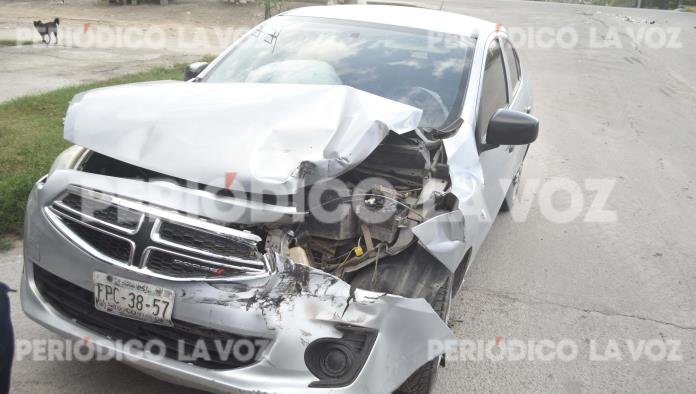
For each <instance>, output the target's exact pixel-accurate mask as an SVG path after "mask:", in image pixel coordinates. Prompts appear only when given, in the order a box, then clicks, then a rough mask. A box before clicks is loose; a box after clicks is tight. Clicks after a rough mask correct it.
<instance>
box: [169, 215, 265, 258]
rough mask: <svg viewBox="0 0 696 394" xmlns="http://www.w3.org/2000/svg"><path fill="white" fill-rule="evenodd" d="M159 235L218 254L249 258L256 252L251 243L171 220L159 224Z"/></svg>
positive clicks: (180, 243) (174, 241)
mask: <svg viewBox="0 0 696 394" xmlns="http://www.w3.org/2000/svg"><path fill="white" fill-rule="evenodd" d="M159 236H160V237H161V239H163V240H165V241H169V242H173V243H175V244H179V245H183V246H187V247H190V248H195V249H199V250H203V251H206V252H210V253H214V254H218V255H228V256H234V257H239V258H242V259H251V258H253V257H254V255H255V253H256V250H255V247H254V246H253V245H250V244H245V243H241V242H238V241H235V240H232V239H229V238H225V237H221V236H218V235H215V234H212V233H205V232H202V231H200V230H197V229H195V228H191V227H187V226H182V225H180V224H175V223H171V222H163V223H162V224H161V225H160V227H159Z"/></svg>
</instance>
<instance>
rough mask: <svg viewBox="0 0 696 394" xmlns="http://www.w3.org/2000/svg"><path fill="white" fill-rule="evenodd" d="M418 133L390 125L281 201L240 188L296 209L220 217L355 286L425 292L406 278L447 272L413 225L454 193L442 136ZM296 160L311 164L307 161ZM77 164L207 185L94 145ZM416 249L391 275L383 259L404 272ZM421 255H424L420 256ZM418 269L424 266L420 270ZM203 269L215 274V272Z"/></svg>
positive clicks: (445, 208) (262, 245)
mask: <svg viewBox="0 0 696 394" xmlns="http://www.w3.org/2000/svg"><path fill="white" fill-rule="evenodd" d="M424 141H425V140H424V139H422V138H420V137H419V136H417V135H416V133H415V132H412V133H406V134H403V135H398V134H395V133H390V134H389V135H388V136H387V138H385V139H384V140H383V141H382V143H381V144H379V145H378V147H377V148H376V149H375V150H374V151H373V152H372V153H371V154H370V155H369V156H368V158H367V159H366V160H365V161H363V162H362V163H361V164H360V165H358V166H357V167H355V168H353V169H352V170H350V171H348V172H347V173H345V174H343V175H340V176H339V177H337V178H335V179H329V180H326V181H321V182H319V183H317V184H313V185H309V186H307V187H305V188H302V189H299V191H300V192H298V193H297V194H296V195H293V196H288V197H287V198H286V201H284V202H281V201H280V200H282V197H278V196H272V195H254V194H251V193H245V194H244V197H247V198H250V199H252V200H253V199H257V200H261V201H262V202H264V203H275V204H286V205H293V206H295V207H296V208H297V210H298V211H299V212H302V214H301V215H295V216H294V217H293V218H292V219H288V220H279V221H275V222H271V223H256V224H239V223H224V225H225V226H228V227H230V228H234V229H238V230H242V231H245V232H250V233H252V234H255V235H257V236H259V237H260V238H261V239H262V241H261V242H259V243H258V244H257V245H256V247H257V250H258V253H260V254H263V253H267V252H269V253H273V252H274V253H278V254H279V255H281V256H285V257H287V258H288V259H290V260H291V261H293V262H294V263H296V264H302V265H306V266H309V267H313V268H316V269H320V270H322V271H324V272H327V273H330V274H332V275H334V276H337V277H339V278H341V279H343V280H345V281H347V282H348V283H353V282H355V286H356V287H361V288H367V289H370V290H377V291H384V292H389V293H395V294H400V295H404V296H409V297H418V296H423V297H425V298H430V297H431V296H432V291H426V292H425V293H423V292H422V290H423V289H420V288H419V287H418V286H413V283H409V281H413V280H416V278H418V281H420V282H423V283H426V282H427V283H428V289H425V290H434V289H437V288H438V287H439V285H441V284H442V282H443V280H444V279H446V277H447V272H446V270H445V269H443V267H442V266H441V265H440V264H437V263H436V262H435V263H434V264H432V263H431V262H432V261H433V257H432V256H430V255H429V254H427V252H425V251H424V250H423V249H422V248H421V247H420V246H418V245H417V238H416V237H415V236H414V233H413V231H412V228H413V227H415V226H417V225H419V224H421V223H423V222H424V221H425V220H427V219H429V218H432V217H434V216H437V215H439V214H442V213H445V212H449V211H451V210H452V209H454V208H455V207H456V197H454V196H453V195H452V194H449V193H448V189H449V188H450V180H449V175H448V167H447V164H446V159H447V158H446V154H445V151H444V146H443V144H442V143H441V142H440V141H436V142H432V143H430V144H427V143H426V142H424ZM303 166H306V168H305V170H306V171H311V163H309V164H307V163H303ZM79 169H80V170H81V171H84V172H89V173H95V174H100V175H106V176H113V177H118V178H127V179H135V180H144V181H148V182H169V183H175V184H177V185H179V186H185V187H189V188H191V187H195V188H201V189H204V188H206V186H205V185H198V184H192V183H191V182H186V181H184V180H182V179H178V178H173V177H168V176H166V175H163V174H159V173H156V172H154V171H150V170H147V169H143V168H140V167H137V166H134V165H131V164H128V163H125V162H121V161H119V160H116V159H113V158H110V157H108V156H105V155H102V154H99V153H95V152H89V153H88V154H87V155H86V156H85V158H84V160H83V162H82V163H81V164H80V166H79ZM208 189H209V187H208ZM216 193H218V194H220V195H227V194H235V193H233V192H232V191H229V190H225V189H216ZM237 195H238V193H237ZM400 254H404V256H400ZM418 256H420V257H419V260H421V262H420V264H419V266H420V268H418V269H417V271H418V274H417V275H416V274H415V273H414V274H413V275H410V276H409V275H408V274H404V276H405V278H404V277H401V278H398V277H394V275H397V276H399V275H401V274H399V273H395V272H392V271H393V270H392V269H390V268H389V267H390V264H394V263H397V264H399V265H400V268H399V270H398V271H402V270H404V272H408V261H412V264H413V262H414V261H415V260H414V259H415V258H416V257H418ZM423 257H425V258H427V261H422V260H423ZM380 263H382V264H384V265H385V268H386V269H387V270H386V271H384V275H385V277H382V276H381V275H380V272H382V271H380V270H379V269H378V267H379V265H380ZM383 270H384V268H383ZM425 271H428V272H431V274H430V275H429V276H428V275H426V277H423V274H424V272H425ZM210 275H211V276H212V277H214V276H215V275H216V273H215V272H211V273H210ZM433 276H435V277H433ZM404 281H405V283H402V282H404Z"/></svg>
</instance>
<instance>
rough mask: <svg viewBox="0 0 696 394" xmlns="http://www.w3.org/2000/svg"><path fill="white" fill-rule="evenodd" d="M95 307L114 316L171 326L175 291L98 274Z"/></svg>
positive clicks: (95, 286)
mask: <svg viewBox="0 0 696 394" xmlns="http://www.w3.org/2000/svg"><path fill="white" fill-rule="evenodd" d="M94 306H95V307H96V308H97V309H98V310H100V311H103V312H106V313H110V314H112V315H117V316H123V317H127V318H130V319H135V320H140V321H143V322H147V323H154V324H161V325H166V326H171V325H172V310H173V309H174V291H173V290H171V289H166V288H164V287H160V286H155V285H151V284H149V283H143V282H138V281H135V280H132V279H126V278H120V277H118V276H114V275H110V274H105V273H103V272H95V273H94Z"/></svg>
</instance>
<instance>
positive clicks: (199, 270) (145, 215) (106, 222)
mask: <svg viewBox="0 0 696 394" xmlns="http://www.w3.org/2000/svg"><path fill="white" fill-rule="evenodd" d="M46 214H47V217H48V218H49V219H50V220H51V221H52V222H53V223H54V224H55V225H56V226H57V227H58V229H59V230H61V231H62V232H63V233H64V234H65V235H67V236H68V237H69V238H70V239H71V240H73V242H74V243H75V244H76V245H77V246H79V247H81V248H82V249H84V250H85V251H86V252H88V253H90V254H92V255H93V256H94V257H96V258H98V259H101V260H103V261H107V262H110V263H115V264H122V265H127V266H130V267H131V268H132V269H136V270H141V271H143V272H144V273H149V274H153V275H156V276H160V277H164V278H171V279H177V280H182V279H190V280H229V279H230V278H232V277H240V276H246V277H248V276H257V275H263V274H266V273H267V266H266V264H265V260H264V257H263V256H262V255H261V253H260V252H259V250H258V246H257V245H258V243H260V242H261V238H260V237H259V236H257V235H255V234H252V233H249V232H247V231H242V230H237V229H233V228H229V227H225V226H222V225H219V224H216V223H212V222H210V221H206V220H203V219H199V218H191V217H188V216H185V215H182V214H180V213H178V212H173V211H168V210H164V209H161V208H157V207H153V206H151V205H146V204H142V203H139V202H136V201H131V200H126V199H122V198H119V197H115V196H112V195H108V194H104V193H101V192H96V191H92V190H87V189H82V188H77V187H74V186H71V187H70V188H69V189H68V190H67V191H66V192H65V193H63V194H62V195H61V196H60V197H59V198H58V199H57V200H56V201H54V202H53V203H52V204H51V205H50V206H48V207H47V208H46Z"/></svg>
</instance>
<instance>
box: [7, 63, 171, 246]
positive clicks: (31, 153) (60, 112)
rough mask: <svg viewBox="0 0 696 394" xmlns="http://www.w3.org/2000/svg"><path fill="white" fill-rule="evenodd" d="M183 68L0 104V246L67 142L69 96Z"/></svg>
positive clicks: (15, 231) (16, 229)
mask: <svg viewBox="0 0 696 394" xmlns="http://www.w3.org/2000/svg"><path fill="white" fill-rule="evenodd" d="M184 67H185V65H176V66H172V67H158V68H154V69H152V70H149V71H145V72H142V73H138V74H130V75H125V76H121V77H117V78H113V79H109V80H106V81H101V82H95V83H89V84H81V85H75V86H68V87H65V88H61V89H58V90H54V91H51V92H48V93H43V94H38V95H33V96H25V97H19V98H16V99H13V100H10V101H7V102H5V103H0V249H2V247H3V246H4V247H5V248H7V247H8V245H9V244H10V240H11V239H12V238H16V237H17V236H19V235H20V234H21V230H22V222H23V218H24V208H25V203H26V199H27V196H28V194H29V192H30V191H31V188H32V186H33V184H34V182H36V180H38V179H39V178H40V177H41V176H42V175H44V174H46V172H48V170H49V168H50V167H51V163H53V159H55V158H56V156H57V155H58V153H60V152H61V151H62V150H63V149H65V148H67V147H68V146H69V145H70V144H69V143H68V142H66V141H65V140H63V116H65V111H66V109H67V108H68V103H69V102H70V99H71V98H72V97H73V96H74V95H75V94H77V93H79V92H82V91H85V90H89V89H94V88H98V87H102V86H109V85H118V84H123V83H131V82H141V81H154V80H162V79H174V80H181V79H182V78H183V75H184V73H183V71H184Z"/></svg>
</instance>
